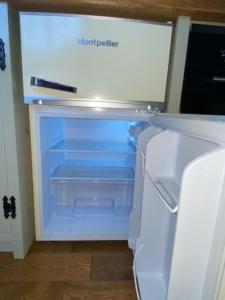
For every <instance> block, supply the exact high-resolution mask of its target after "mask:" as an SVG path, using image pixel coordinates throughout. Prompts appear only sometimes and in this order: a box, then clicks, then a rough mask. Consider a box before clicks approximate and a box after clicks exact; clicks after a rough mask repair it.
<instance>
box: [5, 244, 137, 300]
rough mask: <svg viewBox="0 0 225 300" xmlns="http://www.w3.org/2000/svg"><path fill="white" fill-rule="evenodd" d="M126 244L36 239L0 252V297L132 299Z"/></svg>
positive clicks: (24, 299)
mask: <svg viewBox="0 0 225 300" xmlns="http://www.w3.org/2000/svg"><path fill="white" fill-rule="evenodd" d="M131 266H132V252H131V251H130V250H129V249H128V247H127V243H126V242H123V241H118V242H117V241H116V242H110V241H106V242H34V243H33V245H32V247H31V249H30V251H29V253H28V255H27V256H26V258H25V259H24V260H14V259H13V257H12V254H10V253H0V300H14V299H15V300H17V299H18V300H136V294H135V290H134V283H133V278H132V272H131V269H132V268H131Z"/></svg>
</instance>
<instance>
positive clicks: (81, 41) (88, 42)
mask: <svg viewBox="0 0 225 300" xmlns="http://www.w3.org/2000/svg"><path fill="white" fill-rule="evenodd" d="M77 43H78V45H80V46H93V47H112V48H116V47H118V46H119V42H114V41H111V40H105V41H99V40H95V39H93V40H87V39H84V38H79V39H77Z"/></svg>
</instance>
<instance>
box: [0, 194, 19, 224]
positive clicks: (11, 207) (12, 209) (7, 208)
mask: <svg viewBox="0 0 225 300" xmlns="http://www.w3.org/2000/svg"><path fill="white" fill-rule="evenodd" d="M2 201H3V212H4V217H5V218H6V219H8V218H9V217H11V218H12V219H15V218H16V199H15V197H14V196H11V197H10V199H8V197H7V196H4V197H3V198H2ZM8 201H9V202H8Z"/></svg>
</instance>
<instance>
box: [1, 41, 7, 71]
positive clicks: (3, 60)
mask: <svg viewBox="0 0 225 300" xmlns="http://www.w3.org/2000/svg"><path fill="white" fill-rule="evenodd" d="M0 69H1V70H2V71H4V70H5V69H6V64H5V44H4V42H3V40H2V39H0Z"/></svg>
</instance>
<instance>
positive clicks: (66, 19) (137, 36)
mask: <svg viewBox="0 0 225 300" xmlns="http://www.w3.org/2000/svg"><path fill="white" fill-rule="evenodd" d="M20 21H21V41H22V43H21V44H22V61H23V82H24V94H25V96H28V97H32V98H34V97H35V96H37V97H39V98H40V96H42V97H43V96H51V97H53V98H55V99H62V98H63V99H68V98H69V99H89V100H90V99H91V100H101V99H109V100H116V101H126V102H130V101H131V102H132V101H133V102H134V101H146V102H150V101H153V102H160V103H162V102H164V100H165V89H166V81H167V70H168V62H169V53H170V42H171V33H172V26H171V25H168V24H160V23H159V24H157V23H148V22H137V21H132V20H124V19H116V18H102V17H88V16H77V15H65V14H61V15H60V14H40V13H38V14H34V13H33V14H31V13H21V18H20ZM32 76H34V77H38V78H41V79H45V80H47V81H53V82H58V83H62V84H65V85H70V86H74V87H76V88H77V93H76V94H73V93H66V92H62V91H61V92H60V91H57V90H52V89H46V88H34V87H32V86H30V79H31V77H32Z"/></svg>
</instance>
